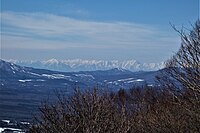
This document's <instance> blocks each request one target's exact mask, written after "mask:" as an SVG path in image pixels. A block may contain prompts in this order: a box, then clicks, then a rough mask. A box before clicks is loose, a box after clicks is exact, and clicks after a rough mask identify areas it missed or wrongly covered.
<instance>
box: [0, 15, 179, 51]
mask: <svg viewBox="0 0 200 133" xmlns="http://www.w3.org/2000/svg"><path fill="white" fill-rule="evenodd" d="M1 19H2V21H1V23H2V25H3V30H2V31H1V35H2V43H3V44H2V47H3V48H23V49H64V48H69V47H77V48H82V47H84V48H87V47H88V48H133V49H137V48H147V47H149V48H150V47H152V48H155V47H157V48H161V47H168V46H169V45H173V44H174V43H177V42H178V39H177V37H176V36H175V37H174V36H172V35H171V34H170V33H169V32H163V31H162V30H160V29H158V28H155V27H152V26H149V25H144V24H136V23H127V22H95V21H86V20H78V19H73V18H69V17H65V16H57V15H53V14H46V13H14V12H2V13H1Z"/></svg>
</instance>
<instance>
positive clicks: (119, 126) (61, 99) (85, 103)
mask: <svg viewBox="0 0 200 133" xmlns="http://www.w3.org/2000/svg"><path fill="white" fill-rule="evenodd" d="M172 27H173V28H174V29H175V30H176V31H177V32H178V33H179V35H180V37H181V40H182V43H181V47H180V49H179V51H178V52H177V53H176V54H175V55H174V56H173V57H172V58H171V59H170V60H168V61H167V62H166V71H164V72H163V73H162V74H161V75H158V76H157V79H158V81H159V85H160V86H157V87H148V86H146V87H143V88H132V89H130V90H123V89H121V90H119V91H118V92H117V93H109V92H103V91H102V90H99V89H93V90H90V91H89V90H88V91H80V90H78V89H77V90H75V92H74V95H72V96H65V95H63V93H57V98H58V100H57V102H56V103H54V104H50V103H47V102H45V103H43V104H42V106H41V107H40V112H41V116H39V117H37V122H36V124H35V125H33V126H32V127H31V129H30V131H31V132H33V133H135V132H137V133H140V132H141V133H149V132H153V133H154V132H166V133H167V132H170V133H178V132H180V133H183V132H192V133H199V132H200V21H199V20H197V22H196V23H195V25H194V26H193V29H192V30H191V31H190V33H189V34H186V33H185V32H184V29H182V30H180V31H178V30H177V29H176V27H175V26H172Z"/></svg>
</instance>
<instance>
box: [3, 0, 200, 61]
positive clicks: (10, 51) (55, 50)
mask: <svg viewBox="0 0 200 133" xmlns="http://www.w3.org/2000/svg"><path fill="white" fill-rule="evenodd" d="M199 6H200V4H199V0H1V13H0V14H1V58H2V59H16V60H47V59H51V58H56V59H62V60H65V59H89V60H93V59H94V60H131V59H134V60H138V61H140V62H147V63H149V62H161V61H165V60H167V59H168V58H170V57H171V56H172V55H173V54H174V53H175V52H176V51H177V50H178V48H179V47H180V44H181V39H180V36H179V35H178V33H176V32H175V31H174V30H173V28H172V27H171V25H170V23H171V24H173V25H175V26H176V27H177V28H179V29H181V27H183V26H184V27H187V28H189V29H190V28H191V24H193V23H194V22H195V21H196V20H197V19H198V18H199Z"/></svg>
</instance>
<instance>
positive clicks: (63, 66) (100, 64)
mask: <svg viewBox="0 0 200 133" xmlns="http://www.w3.org/2000/svg"><path fill="white" fill-rule="evenodd" d="M7 61H8V62H12V63H15V64H17V65H21V66H28V67H33V68H40V69H49V70H54V71H63V72H72V71H74V72H77V71H96V70H109V69H113V68H122V69H126V70H130V71H155V70H159V69H162V68H164V62H160V63H140V62H138V61H136V60H126V61H119V60H111V61H107V60H82V59H71V60H69V59H68V60H57V59H50V60H45V61H23V60H12V59H10V60H7Z"/></svg>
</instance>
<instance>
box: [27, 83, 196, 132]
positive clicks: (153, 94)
mask: <svg viewBox="0 0 200 133" xmlns="http://www.w3.org/2000/svg"><path fill="white" fill-rule="evenodd" d="M57 97H58V101H57V103H54V104H49V103H48V104H47V103H44V104H43V105H42V106H41V107H40V111H41V116H40V120H38V121H37V122H39V123H38V124H37V125H34V126H33V127H32V128H31V132H35V133H40V132H41V133H44V132H48V133H55V132H57V133H68V132H69V133H81V132H83V133H109V132H110V133H114V132H115V133H134V132H144V133H146V132H147V133H149V132H174V133H177V132H188V131H189V132H199V131H200V102H199V101H197V100H195V96H193V95H191V94H190V93H189V92H182V93H179V95H176V96H175V95H174V94H172V93H171V91H169V90H168V89H167V88H165V89H163V88H162V89H161V88H152V87H151V88H149V87H147V88H134V89H130V90H123V89H121V90H120V91H118V93H106V92H102V90H99V89H93V90H91V91H85V92H81V91H79V90H76V91H75V92H74V95H73V96H72V97H66V96H65V95H61V93H58V95H57Z"/></svg>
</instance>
